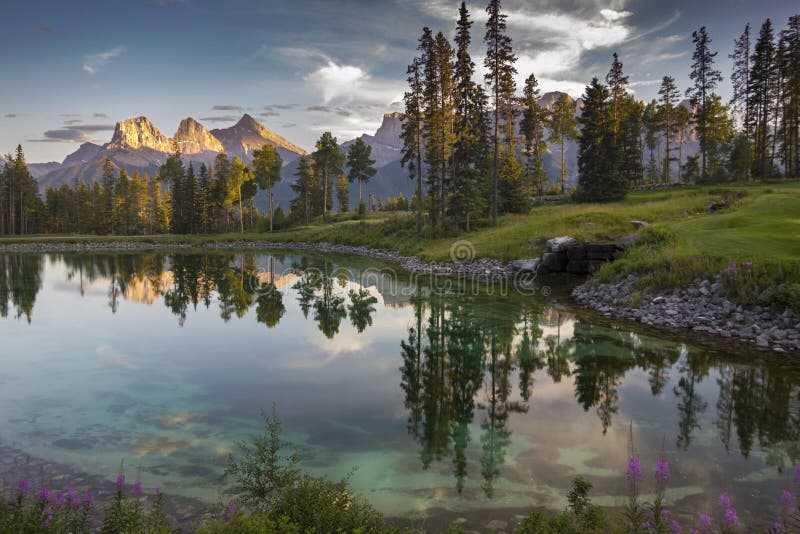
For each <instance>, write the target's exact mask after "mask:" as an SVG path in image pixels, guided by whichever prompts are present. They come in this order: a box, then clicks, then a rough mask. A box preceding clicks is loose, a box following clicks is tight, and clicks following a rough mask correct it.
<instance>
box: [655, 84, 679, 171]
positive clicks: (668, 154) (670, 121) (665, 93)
mask: <svg viewBox="0 0 800 534" xmlns="http://www.w3.org/2000/svg"><path fill="white" fill-rule="evenodd" d="M658 96H659V98H660V101H659V115H660V119H661V125H662V128H663V131H664V160H663V161H664V163H663V164H662V167H661V170H662V174H663V181H664V183H669V182H671V181H672V172H671V169H672V159H673V158H672V148H673V147H672V145H671V141H672V140H673V138H674V135H675V106H676V104H678V101H679V100H678V99H679V98H680V93H679V92H678V86H677V85H676V84H675V78H673V77H672V76H664V78H662V79H661V86H660V87H659V89H658Z"/></svg>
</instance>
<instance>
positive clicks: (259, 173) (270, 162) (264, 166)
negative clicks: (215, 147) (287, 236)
mask: <svg viewBox="0 0 800 534" xmlns="http://www.w3.org/2000/svg"><path fill="white" fill-rule="evenodd" d="M281 167H283V160H282V159H281V156H280V154H278V151H277V150H275V147H274V146H272V145H264V146H263V147H261V149H260V150H255V151H253V176H254V178H255V181H256V183H257V184H258V187H260V188H261V189H266V191H267V213H268V216H269V231H270V232H271V231H272V219H273V216H274V213H275V207H274V199H273V196H272V188H273V187H275V184H276V183H277V182H279V181H280V180H281Z"/></svg>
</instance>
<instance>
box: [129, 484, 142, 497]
mask: <svg viewBox="0 0 800 534" xmlns="http://www.w3.org/2000/svg"><path fill="white" fill-rule="evenodd" d="M131 494H132V495H133V496H134V497H141V496H142V483H141V482H139V481H138V480H137V481H136V482H135V483H134V484H133V489H132V490H131Z"/></svg>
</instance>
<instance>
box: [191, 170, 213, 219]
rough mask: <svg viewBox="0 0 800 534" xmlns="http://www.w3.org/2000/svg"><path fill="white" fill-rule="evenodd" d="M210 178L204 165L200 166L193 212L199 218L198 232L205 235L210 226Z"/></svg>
mask: <svg viewBox="0 0 800 534" xmlns="http://www.w3.org/2000/svg"><path fill="white" fill-rule="evenodd" d="M211 202H212V197H211V176H210V175H209V172H208V167H206V164H205V163H201V164H200V176H199V180H198V187H197V203H196V207H195V211H196V213H197V215H198V218H199V231H200V232H202V233H204V234H207V233H208V232H209V228H210V226H211V221H212V214H211Z"/></svg>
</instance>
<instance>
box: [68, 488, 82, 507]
mask: <svg viewBox="0 0 800 534" xmlns="http://www.w3.org/2000/svg"><path fill="white" fill-rule="evenodd" d="M67 495H69V505H70V506H71V507H72V508H76V509H77V508H80V506H81V498H80V496H79V495H78V492H77V491H75V490H74V489H72V488H69V489H68V490H67Z"/></svg>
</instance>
